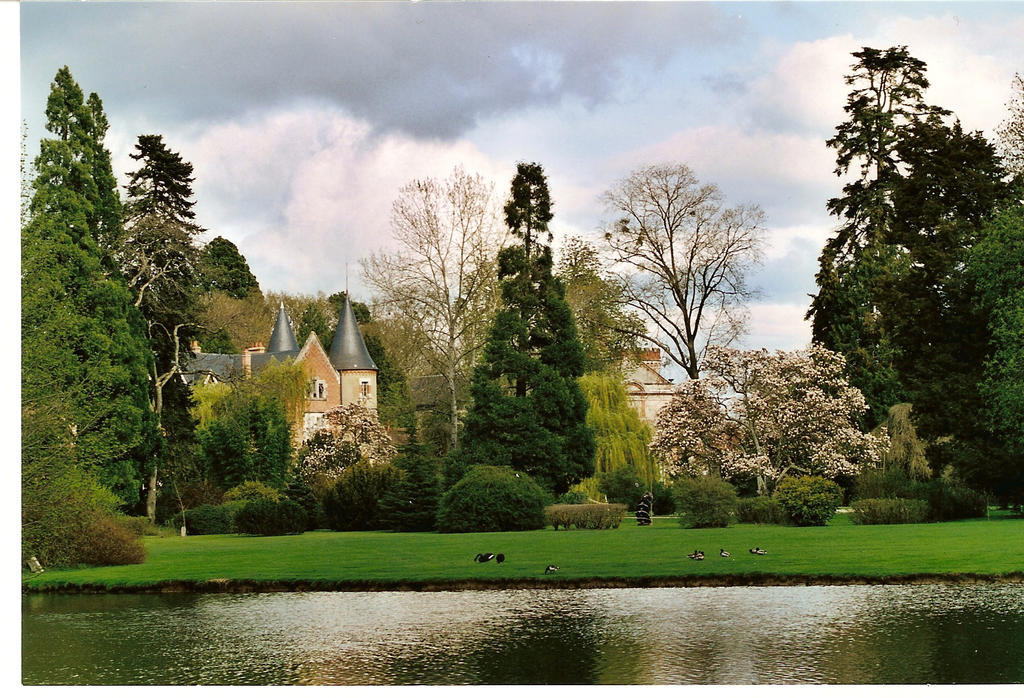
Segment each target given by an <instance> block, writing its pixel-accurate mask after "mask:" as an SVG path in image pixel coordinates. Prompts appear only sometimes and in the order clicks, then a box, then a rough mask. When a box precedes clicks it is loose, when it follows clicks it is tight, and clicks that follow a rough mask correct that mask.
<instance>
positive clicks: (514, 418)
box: [454, 163, 595, 493]
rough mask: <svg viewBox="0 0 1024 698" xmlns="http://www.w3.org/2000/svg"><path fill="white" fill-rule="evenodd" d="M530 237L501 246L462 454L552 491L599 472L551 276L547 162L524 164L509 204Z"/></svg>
mask: <svg viewBox="0 0 1024 698" xmlns="http://www.w3.org/2000/svg"><path fill="white" fill-rule="evenodd" d="M505 216H506V222H507V224H508V226H509V230H510V231H511V232H512V233H513V234H514V235H516V236H517V237H519V238H521V239H522V240H523V244H522V245H521V246H520V245H514V246H511V247H507V248H505V249H503V250H502V251H501V252H500V253H499V255H498V276H499V278H500V279H501V280H502V303H503V307H502V308H501V310H499V312H498V314H497V316H496V317H495V320H494V324H493V326H492V327H491V330H490V334H489V338H488V342H487V345H486V346H485V348H484V358H483V360H482V361H481V363H479V364H478V365H477V366H476V368H475V369H474V372H473V380H472V385H471V388H470V393H471V395H472V397H473V407H472V409H471V410H470V412H469V414H468V415H467V416H466V420H465V442H464V451H463V453H462V454H460V455H459V456H457V458H455V459H454V460H457V461H459V462H462V463H480V464H486V465H498V466H509V467H512V468H514V469H516V470H521V471H523V472H526V473H528V474H529V475H531V476H532V477H534V478H535V479H536V480H537V481H538V482H539V483H541V484H543V485H544V486H545V487H547V488H548V489H549V490H551V491H552V492H555V493H562V492H565V491H566V490H568V489H569V487H570V486H571V485H572V484H574V483H576V482H578V481H579V480H581V479H582V478H584V477H587V476H589V475H591V474H593V471H594V462H593V461H594V450H595V442H594V434H593V431H592V430H591V429H590V427H588V426H587V423H586V416H587V401H586V398H585V396H584V395H583V391H582V390H581V389H580V386H579V382H578V378H579V377H580V376H581V375H583V363H584V353H583V347H582V345H581V344H580V341H579V339H578V337H577V335H576V324H575V322H574V320H573V316H572V311H571V310H570V309H569V306H568V305H567V304H566V302H565V288H564V286H563V285H562V283H561V281H559V280H558V279H556V278H555V277H554V276H553V275H552V259H551V249H550V247H549V246H547V245H544V244H541V243H538V242H537V241H536V236H537V235H538V234H539V233H542V232H546V231H547V224H548V221H550V220H551V218H552V214H551V199H550V196H549V194H548V190H547V181H546V178H545V177H544V173H543V170H542V169H541V167H540V165H537V164H536V163H530V164H526V163H520V164H519V166H518V171H517V174H516V176H515V178H514V179H513V182H512V192H511V196H510V198H509V202H508V204H507V205H506V207H505Z"/></svg>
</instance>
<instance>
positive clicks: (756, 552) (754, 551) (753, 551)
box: [750, 548, 768, 555]
mask: <svg viewBox="0 0 1024 698" xmlns="http://www.w3.org/2000/svg"><path fill="white" fill-rule="evenodd" d="M750 552H751V554H753V555H767V554H768V551H767V550H761V548H751V549H750Z"/></svg>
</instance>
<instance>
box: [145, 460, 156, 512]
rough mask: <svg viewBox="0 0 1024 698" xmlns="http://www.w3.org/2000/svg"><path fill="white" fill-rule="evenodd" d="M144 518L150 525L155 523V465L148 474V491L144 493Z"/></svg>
mask: <svg viewBox="0 0 1024 698" xmlns="http://www.w3.org/2000/svg"><path fill="white" fill-rule="evenodd" d="M146 517H147V518H148V519H149V521H150V523H156V465H154V466H153V472H152V473H150V474H149V491H148V492H146Z"/></svg>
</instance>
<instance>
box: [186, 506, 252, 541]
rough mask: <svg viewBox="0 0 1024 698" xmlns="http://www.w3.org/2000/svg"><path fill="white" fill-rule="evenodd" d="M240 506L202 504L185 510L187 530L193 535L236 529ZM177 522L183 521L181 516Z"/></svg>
mask: <svg viewBox="0 0 1024 698" xmlns="http://www.w3.org/2000/svg"><path fill="white" fill-rule="evenodd" d="M238 508H240V507H231V506H226V505H213V504H200V505H199V506H197V507H196V508H195V509H189V510H188V511H186V512H185V530H186V531H187V532H188V534H189V535H192V536H207V535H215V534H218V533H231V532H232V531H233V530H234V529H233V521H234V513H235V511H236V510H237V509H238ZM177 523H178V524H179V525H180V523H181V517H180V516H179V517H178V521H177Z"/></svg>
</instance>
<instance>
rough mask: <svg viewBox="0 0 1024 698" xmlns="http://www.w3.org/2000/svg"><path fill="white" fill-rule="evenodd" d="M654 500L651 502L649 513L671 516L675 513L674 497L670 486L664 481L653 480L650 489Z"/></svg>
mask: <svg viewBox="0 0 1024 698" xmlns="http://www.w3.org/2000/svg"><path fill="white" fill-rule="evenodd" d="M651 495H652V496H653V497H654V501H653V502H652V503H651V513H652V514H654V515H656V516H671V515H672V514H674V513H676V498H675V497H674V496H673V495H672V487H671V486H669V485H666V484H665V483H664V482H655V483H654V487H653V488H652V489H651Z"/></svg>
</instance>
